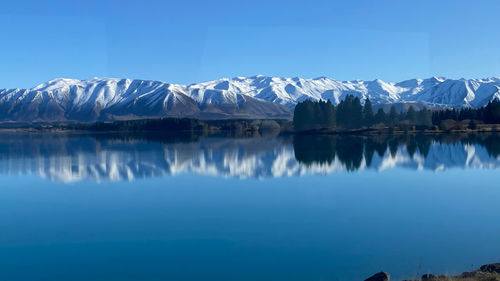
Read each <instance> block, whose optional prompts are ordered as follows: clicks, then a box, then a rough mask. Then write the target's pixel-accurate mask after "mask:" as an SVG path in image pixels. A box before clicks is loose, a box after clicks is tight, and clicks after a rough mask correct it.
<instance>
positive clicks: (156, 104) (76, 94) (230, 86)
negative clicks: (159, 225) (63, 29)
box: [0, 75, 500, 121]
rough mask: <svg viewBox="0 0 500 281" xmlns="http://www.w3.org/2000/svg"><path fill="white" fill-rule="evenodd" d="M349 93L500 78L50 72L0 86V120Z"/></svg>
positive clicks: (430, 95)
mask: <svg viewBox="0 0 500 281" xmlns="http://www.w3.org/2000/svg"><path fill="white" fill-rule="evenodd" d="M347 95H355V96H358V97H360V98H361V99H365V98H370V100H371V101H372V102H373V103H374V104H379V105H380V104H388V103H407V102H417V103H420V104H423V105H427V106H432V107H469V106H470V107H480V106H484V105H485V104H487V103H488V101H490V100H493V99H495V98H500V78H488V79H469V80H467V79H459V80H454V79H446V78H439V77H433V78H429V79H412V80H407V81H403V82H398V83H393V82H384V81H382V80H374V81H361V80H355V81H339V80H334V79H330V78H325V77H321V78H315V79H303V78H279V77H268V76H262V75H257V76H252V77H235V78H231V79H228V78H223V79H219V80H214V81H208V82H203V83H197V84H192V85H179V84H169V83H165V82H160V81H146V80H132V79H110V78H93V79H90V80H76V79H54V80H51V81H48V82H46V83H43V84H41V85H38V86H36V87H34V88H32V89H4V90H0V120H13V121H64V120H75V121H95V120H117V119H118V120H119V119H138V118H154V117H193V118H201V119H213V118H229V117H231V118H270V117H272V118H287V117H290V116H291V114H292V111H293V107H294V106H295V105H296V104H297V103H298V102H300V101H303V100H306V99H312V100H319V99H323V100H331V101H332V103H334V104H338V103H339V102H340V101H341V100H342V99H344V98H345V96H347Z"/></svg>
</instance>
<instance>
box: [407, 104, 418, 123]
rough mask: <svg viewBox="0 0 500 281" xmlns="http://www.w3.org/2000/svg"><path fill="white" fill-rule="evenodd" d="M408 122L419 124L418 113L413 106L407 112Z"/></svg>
mask: <svg viewBox="0 0 500 281" xmlns="http://www.w3.org/2000/svg"><path fill="white" fill-rule="evenodd" d="M406 120H408V121H410V122H411V123H412V124H417V112H416V111H415V109H414V108H413V106H411V105H410V107H409V108H408V112H406Z"/></svg>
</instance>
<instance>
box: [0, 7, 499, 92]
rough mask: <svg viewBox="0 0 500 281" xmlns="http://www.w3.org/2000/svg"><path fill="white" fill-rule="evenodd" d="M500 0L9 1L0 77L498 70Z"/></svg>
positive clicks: (31, 82) (395, 74)
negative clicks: (499, 12) (499, 14)
mask: <svg viewBox="0 0 500 281" xmlns="http://www.w3.org/2000/svg"><path fill="white" fill-rule="evenodd" d="M498 11H500V1H498V0H489V1H487V0H475V1H469V0H462V1H460V0H441V1H439V0H433V1H430V0H419V1H405V0H397V1H396V0H378V1H373V0H349V1H332V0H328V1H327V0H309V1H296V0H280V1H273V0H253V1H225V0H212V1H190V0H184V1H178V0H177V1H152V0H141V1H130V0H120V1H115V0H108V1H106V0H101V1H96V0H88V1H77V0H75V1H55V0H48V1H22V0H20V1H9V2H7V3H1V4H0V88H31V87H33V86H35V85H37V84H40V83H42V82H44V81H47V80H50V79H54V78H60V77H64V78H77V79H88V78H92V77H118V78H125V77H126V78H137V79H147V80H160V81H165V82H171V83H181V84H191V83H196V82H201V81H207V80H212V79H218V78H222V77H236V76H252V75H256V74H262V75H269V76H282V77H296V76H299V77H304V78H315V77H322V76H326V77H331V78H334V79H339V80H355V79H363V80H373V79H376V78H379V79H382V80H385V81H402V80H405V79H412V78H426V77H431V76H444V77H449V78H486V77H498V76H500V36H498V33H499V30H500V21H499V20H498Z"/></svg>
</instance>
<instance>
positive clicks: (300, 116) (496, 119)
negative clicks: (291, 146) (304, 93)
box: [293, 95, 500, 131]
mask: <svg viewBox="0 0 500 281" xmlns="http://www.w3.org/2000/svg"><path fill="white" fill-rule="evenodd" d="M463 120H472V121H471V122H469V126H470V128H471V129H475V126H477V122H478V121H479V122H482V123H485V124H500V101H499V100H497V99H495V100H493V101H490V102H489V103H488V104H487V105H486V106H484V107H481V108H478V109H474V108H462V109H444V110H433V111H431V110H429V109H427V108H423V109H421V110H416V109H415V108H414V107H413V106H410V107H409V108H408V110H407V111H398V110H397V109H396V107H395V106H394V105H393V106H391V108H390V110H389V112H388V113H386V112H385V111H384V110H383V109H382V108H380V109H378V110H377V112H374V110H373V106H372V102H371V101H370V99H368V98H367V99H366V100H365V102H364V104H363V105H362V104H361V100H360V98H358V97H355V96H353V95H348V96H346V98H345V99H344V100H342V101H341V102H340V103H339V104H338V105H337V106H335V105H333V104H332V103H331V102H330V101H321V100H320V101H311V100H305V101H303V102H300V103H298V104H297V106H296V107H295V111H294V116H293V123H294V128H295V130H297V131H308V130H318V129H332V128H342V129H358V128H363V127H372V126H374V125H384V126H402V127H407V126H416V127H419V128H421V129H425V128H429V127H432V126H445V125H446V123H452V122H458V121H463ZM443 124H444V125H443Z"/></svg>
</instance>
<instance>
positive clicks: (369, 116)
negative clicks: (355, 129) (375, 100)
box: [363, 98, 375, 126]
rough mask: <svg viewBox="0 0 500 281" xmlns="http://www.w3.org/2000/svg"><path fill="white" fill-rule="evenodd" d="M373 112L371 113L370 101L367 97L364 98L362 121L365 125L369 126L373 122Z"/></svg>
mask: <svg viewBox="0 0 500 281" xmlns="http://www.w3.org/2000/svg"><path fill="white" fill-rule="evenodd" d="M374 117H375V116H374V114H373V107H372V102H371V101H370V99H369V98H366V100H365V105H364V107H363V120H364V121H363V123H364V125H366V126H371V125H373V124H374V122H375V120H374Z"/></svg>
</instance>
